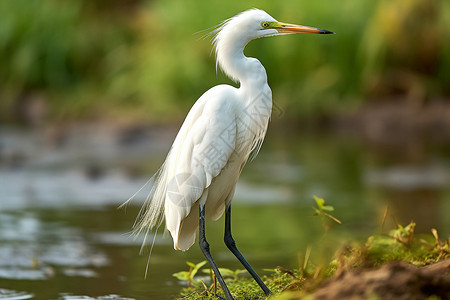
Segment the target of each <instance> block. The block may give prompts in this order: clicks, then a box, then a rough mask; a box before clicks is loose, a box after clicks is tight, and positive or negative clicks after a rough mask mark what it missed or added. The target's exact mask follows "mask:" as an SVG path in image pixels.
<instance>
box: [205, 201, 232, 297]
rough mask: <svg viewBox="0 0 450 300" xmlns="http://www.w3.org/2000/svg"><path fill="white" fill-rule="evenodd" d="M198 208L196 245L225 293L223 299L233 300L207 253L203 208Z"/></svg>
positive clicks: (209, 254) (207, 245)
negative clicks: (197, 244)
mask: <svg viewBox="0 0 450 300" xmlns="http://www.w3.org/2000/svg"><path fill="white" fill-rule="evenodd" d="M199 206H200V219H199V229H198V243H199V245H200V249H201V250H202V252H203V255H205V257H206V259H207V260H208V262H209V265H210V266H211V268H212V269H213V271H214V274H215V275H216V278H217V280H219V283H220V285H221V286H222V290H223V292H224V293H225V297H226V298H227V300H233V296H231V294H230V290H229V289H228V287H227V285H226V284H225V281H224V280H223V277H222V275H220V272H219V269H218V268H217V265H216V263H215V262H214V260H213V258H212V256H211V253H210V252H209V244H208V242H207V241H206V236H205V206H204V205H199Z"/></svg>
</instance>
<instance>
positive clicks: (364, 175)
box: [0, 130, 450, 299]
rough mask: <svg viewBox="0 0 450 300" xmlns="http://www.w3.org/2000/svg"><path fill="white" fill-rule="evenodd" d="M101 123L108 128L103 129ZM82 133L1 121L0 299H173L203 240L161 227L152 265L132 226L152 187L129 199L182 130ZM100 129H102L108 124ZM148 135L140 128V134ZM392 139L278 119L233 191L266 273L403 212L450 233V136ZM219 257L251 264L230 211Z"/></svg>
mask: <svg viewBox="0 0 450 300" xmlns="http://www.w3.org/2000/svg"><path fill="white" fill-rule="evenodd" d="M94 133H98V132H96V131H94ZM101 133H102V134H101V135H96V134H94V135H93V136H91V135H89V134H85V133H81V134H78V135H77V134H74V135H72V136H70V137H69V138H68V140H66V141H65V142H64V143H63V144H62V145H58V146H55V145H53V144H48V143H47V142H45V141H43V140H42V139H41V138H40V137H39V135H36V134H32V133H28V132H20V131H19V132H18V131H15V130H2V131H1V135H0V299H174V298H175V297H176V295H177V294H178V293H179V291H180V289H181V288H182V285H181V284H180V283H179V282H178V281H177V280H176V279H175V278H174V277H173V276H172V274H173V273H175V272H178V271H181V270H187V269H188V267H187V266H186V264H185V262H186V261H193V262H199V261H201V260H203V256H202V254H201V252H200V250H199V249H198V247H197V246H196V245H195V246H194V247H192V249H190V250H189V251H188V252H184V253H183V252H178V251H174V250H173V248H172V244H171V239H170V236H169V235H168V234H165V235H164V234H162V233H160V234H158V236H157V238H156V246H155V248H154V251H153V254H152V259H151V262H150V266H149V274H148V278H147V279H144V273H145V268H146V263H147V255H148V249H147V248H145V249H144V254H143V255H141V256H140V255H139V250H140V245H141V243H142V240H143V238H142V237H138V238H135V239H134V238H132V237H130V234H129V233H130V228H131V226H132V224H133V221H134V219H135V216H136V215H137V213H138V211H139V206H140V204H141V203H142V201H143V199H144V197H145V191H143V193H141V194H139V195H138V196H137V197H136V199H135V200H134V201H133V202H132V203H131V204H130V205H129V206H128V207H127V208H126V209H123V210H118V209H117V207H118V205H119V204H120V203H122V202H123V201H125V200H126V199H127V198H128V197H130V196H131V195H133V194H134V192H136V191H137V190H138V189H139V188H140V187H141V186H142V185H143V184H144V183H145V182H146V180H147V179H148V175H150V174H151V173H152V172H153V171H154V170H156V169H157V167H158V165H159V164H160V163H161V162H162V160H163V158H164V154H165V151H166V149H168V147H169V145H170V141H171V139H172V138H173V134H172V133H171V132H170V131H169V133H167V134H166V135H158V134H151V133H150V134H148V135H143V136H142V137H140V138H137V139H136V140H132V141H131V142H130V141H126V142H124V141H123V139H120V138H119V137H117V135H115V134H110V133H109V132H108V131H105V132H103V131H102V132H101ZM99 136H101V138H98V137H99ZM141 138H142V139H141ZM404 147H405V149H398V148H396V149H380V148H377V147H373V145H371V146H369V145H367V144H365V143H363V142H362V141H360V140H358V139H355V138H351V137H348V136H331V135H324V134H308V135H305V134H302V135H300V134H296V133H292V134H291V133H283V134H281V133H280V132H269V135H268V137H267V140H266V143H265V144H264V146H263V148H262V150H261V153H260V155H259V156H258V157H257V158H256V159H255V161H253V162H252V163H250V164H249V165H248V166H247V167H246V168H245V169H244V172H243V175H242V177H241V180H240V183H239V185H238V189H237V191H236V196H235V199H234V202H233V231H234V237H235V240H236V241H237V244H238V247H239V248H240V250H241V251H242V252H243V253H244V255H245V256H246V258H247V259H248V260H249V262H250V263H251V264H252V265H253V266H254V267H255V269H256V270H257V271H258V273H261V274H264V271H263V269H264V268H274V267H275V266H278V265H281V266H284V267H286V268H294V267H298V264H299V262H298V256H299V253H300V254H301V253H304V252H305V250H306V248H307V247H308V246H311V247H312V260H313V261H314V262H315V263H320V262H321V261H322V260H323V259H326V258H327V257H329V256H330V255H331V253H333V251H334V250H335V249H336V248H337V247H339V245H341V244H342V243H344V242H345V241H346V240H350V239H354V238H357V239H362V238H364V237H366V236H367V235H369V234H373V233H378V232H380V230H381V223H382V221H381V220H382V216H383V214H384V211H385V208H386V207H389V214H388V217H387V219H386V224H385V225H384V230H385V231H387V230H388V229H389V228H390V227H391V226H392V224H393V223H394V222H399V223H402V224H405V223H408V222H409V221H410V220H414V221H416V222H417V224H418V226H417V229H418V231H419V232H429V231H430V229H431V228H437V229H438V231H439V232H440V235H441V236H442V237H445V236H449V235H450V219H449V218H448V217H447V216H448V215H449V214H450V186H449V182H450V156H449V155H448V154H449V153H450V151H449V148H448V146H443V145H429V144H426V143H425V142H424V144H423V145H422V146H421V147H419V148H418V149H417V148H416V149H415V150H414V151H411V149H410V147H409V145H405V146H404ZM313 195H317V196H320V197H323V198H325V200H326V201H327V202H328V203H329V204H331V205H333V206H334V207H335V211H334V215H335V216H336V217H337V218H339V219H340V220H341V221H342V223H343V224H342V225H340V226H337V225H335V226H332V227H331V228H329V229H328V230H327V229H325V228H324V226H323V225H324V223H323V222H322V220H321V219H320V218H318V217H316V216H313V210H312V206H313V205H314V202H313ZM207 236H208V240H209V242H210V244H211V249H212V251H213V255H214V257H215V259H216V262H217V263H218V264H219V265H220V266H221V267H227V268H231V269H237V268H242V267H241V266H240V265H239V263H238V262H237V261H236V260H235V259H234V257H233V256H232V254H231V253H229V252H228V250H227V249H226V247H225V245H224V244H223V220H222V219H221V220H219V221H218V222H208V223H207Z"/></svg>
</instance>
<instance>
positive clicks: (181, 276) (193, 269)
mask: <svg viewBox="0 0 450 300" xmlns="http://www.w3.org/2000/svg"><path fill="white" fill-rule="evenodd" d="M186 264H187V265H188V266H189V271H181V272H177V273H173V274H172V275H173V276H174V277H176V278H177V279H178V280H184V281H187V284H188V286H189V287H190V286H191V285H192V284H196V283H199V282H200V281H199V280H196V279H195V275H196V274H197V272H198V271H199V270H200V269H201V268H202V267H203V266H204V265H205V264H206V260H204V261H201V262H199V263H198V264H194V263H191V262H189V261H187V262H186Z"/></svg>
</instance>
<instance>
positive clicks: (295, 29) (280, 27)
mask: <svg viewBox="0 0 450 300" xmlns="http://www.w3.org/2000/svg"><path fill="white" fill-rule="evenodd" d="M274 25H275V26H273V28H274V29H276V30H277V31H278V32H279V33H315V34H334V32H332V31H328V30H325V29H320V28H315V27H309V26H303V25H295V24H288V23H281V22H278V23H277V24H274Z"/></svg>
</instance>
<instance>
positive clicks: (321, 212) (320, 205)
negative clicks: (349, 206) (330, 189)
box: [313, 196, 342, 224]
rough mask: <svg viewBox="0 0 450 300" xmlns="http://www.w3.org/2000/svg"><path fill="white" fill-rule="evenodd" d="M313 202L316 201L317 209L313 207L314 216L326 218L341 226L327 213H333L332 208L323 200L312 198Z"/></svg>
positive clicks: (339, 222)
mask: <svg viewBox="0 0 450 300" xmlns="http://www.w3.org/2000/svg"><path fill="white" fill-rule="evenodd" d="M314 200H315V201H316V204H317V208H316V207H313V209H314V215H315V216H324V217H327V218H329V219H331V220H333V221H334V222H336V223H338V224H342V222H341V221H339V220H338V219H337V218H336V217H334V216H332V215H331V214H330V213H329V212H332V211H334V207H333V206H331V205H328V204H326V203H325V200H323V198H319V197H316V196H314Z"/></svg>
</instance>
